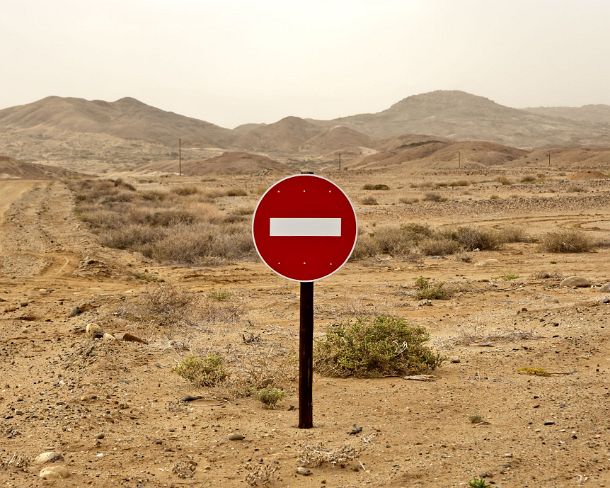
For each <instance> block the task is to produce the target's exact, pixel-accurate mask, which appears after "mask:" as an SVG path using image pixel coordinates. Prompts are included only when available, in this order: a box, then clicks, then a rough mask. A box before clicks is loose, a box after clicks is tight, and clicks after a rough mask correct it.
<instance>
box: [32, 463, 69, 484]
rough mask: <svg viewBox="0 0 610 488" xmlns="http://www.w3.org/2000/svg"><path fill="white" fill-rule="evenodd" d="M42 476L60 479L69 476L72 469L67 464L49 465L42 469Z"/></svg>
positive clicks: (47, 478)
mask: <svg viewBox="0 0 610 488" xmlns="http://www.w3.org/2000/svg"><path fill="white" fill-rule="evenodd" d="M38 476H40V477H41V478H42V479H43V480H59V479H62V478H69V477H70V471H68V468H66V467H65V466H61V465H59V466H47V467H46V468H42V469H41V470H40V474H39V475H38Z"/></svg>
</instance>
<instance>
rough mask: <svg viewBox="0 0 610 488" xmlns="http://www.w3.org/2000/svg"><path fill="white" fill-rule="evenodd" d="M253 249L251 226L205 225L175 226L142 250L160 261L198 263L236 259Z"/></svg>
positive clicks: (247, 254)
mask: <svg viewBox="0 0 610 488" xmlns="http://www.w3.org/2000/svg"><path fill="white" fill-rule="evenodd" d="M252 252H253V245H252V238H251V235H250V229H249V228H248V227H247V226H246V225H238V224H227V225H224V226H210V225H205V224H198V225H182V226H176V227H174V228H173V229H172V232H171V233H167V234H166V235H165V236H164V237H163V238H162V239H159V240H156V241H155V242H153V243H152V244H150V245H149V246H148V249H147V250H146V251H145V252H144V254H145V255H146V256H149V257H152V258H154V259H157V260H159V261H165V262H175V263H182V264H201V263H206V262H207V263H209V262H214V258H216V259H217V260H219V261H220V262H222V261H224V260H227V259H239V258H243V257H246V256H250V255H251V254H252Z"/></svg>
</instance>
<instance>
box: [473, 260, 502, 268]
mask: <svg viewBox="0 0 610 488" xmlns="http://www.w3.org/2000/svg"><path fill="white" fill-rule="evenodd" d="M499 262H500V261H498V260H497V259H484V260H483V261H478V262H476V263H474V265H475V266H478V267H485V266H490V265H493V264H498V263H499Z"/></svg>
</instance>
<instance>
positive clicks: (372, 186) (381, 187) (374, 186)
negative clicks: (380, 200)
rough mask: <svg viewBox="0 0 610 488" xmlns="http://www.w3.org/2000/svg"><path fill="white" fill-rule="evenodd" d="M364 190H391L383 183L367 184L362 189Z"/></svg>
mask: <svg viewBox="0 0 610 488" xmlns="http://www.w3.org/2000/svg"><path fill="white" fill-rule="evenodd" d="M362 189H363V190H389V189H390V187H389V186H388V185H384V184H382V183H376V184H372V183H367V184H366V185H364V186H363V187H362Z"/></svg>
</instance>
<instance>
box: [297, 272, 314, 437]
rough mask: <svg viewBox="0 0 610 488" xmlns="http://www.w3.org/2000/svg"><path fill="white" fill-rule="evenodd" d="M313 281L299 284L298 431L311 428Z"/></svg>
mask: <svg viewBox="0 0 610 488" xmlns="http://www.w3.org/2000/svg"><path fill="white" fill-rule="evenodd" d="M312 387H313V281H303V282H301V307H300V330H299V429H311V428H312V427H313V394H312Z"/></svg>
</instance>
